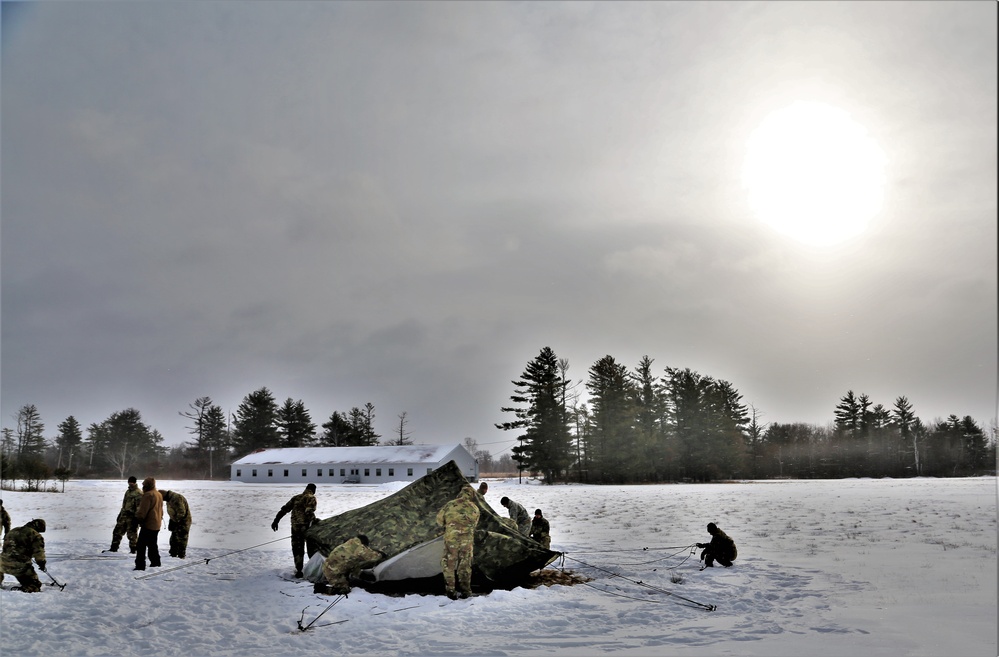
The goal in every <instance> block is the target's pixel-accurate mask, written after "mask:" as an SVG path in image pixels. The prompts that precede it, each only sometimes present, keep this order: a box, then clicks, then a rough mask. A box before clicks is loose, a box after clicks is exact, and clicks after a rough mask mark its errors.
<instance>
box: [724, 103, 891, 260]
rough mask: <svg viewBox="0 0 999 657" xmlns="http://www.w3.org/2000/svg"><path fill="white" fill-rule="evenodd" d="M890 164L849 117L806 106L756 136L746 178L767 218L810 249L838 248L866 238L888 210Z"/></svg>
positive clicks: (789, 110)
mask: <svg viewBox="0 0 999 657" xmlns="http://www.w3.org/2000/svg"><path fill="white" fill-rule="evenodd" d="M885 161H886V158H885V154H884V151H882V150H881V148H880V147H879V146H878V144H877V143H876V142H875V141H874V140H873V139H871V138H870V137H869V136H868V135H867V131H866V130H865V129H864V127H863V126H861V125H860V124H858V123H856V122H855V121H853V119H851V118H850V115H849V114H847V113H846V112H844V111H843V110H840V109H837V108H835V107H832V106H830V105H826V104H824V103H819V102H813V101H801V100H799V101H795V102H794V103H793V104H792V105H790V106H788V107H785V108H783V109H780V110H777V111H775V112H773V113H771V114H770V115H769V116H767V118H766V119H764V120H763V122H762V123H761V124H760V126H759V127H758V128H757V129H756V131H755V132H754V133H753V134H752V135H751V136H750V138H749V142H748V143H747V153H746V161H745V164H744V166H743V172H742V179H743V185H744V186H745V187H746V188H747V189H748V190H749V204H750V207H751V208H752V209H753V212H754V213H756V215H757V216H758V217H759V218H760V219H762V220H763V221H765V222H766V223H768V224H770V225H771V226H772V227H773V228H774V229H775V230H777V231H778V232H780V233H783V234H785V235H787V236H789V237H791V238H793V239H796V240H798V241H800V242H803V243H805V244H810V245H814V246H831V245H833V244H838V243H839V242H843V241H845V240H848V239H850V238H851V237H855V236H857V235H859V234H860V233H862V232H863V231H864V229H865V228H867V225H868V223H869V222H870V221H871V219H872V218H873V217H874V216H875V215H877V213H878V212H879V211H880V210H881V204H882V201H883V199H884V179H885V176H884V167H885Z"/></svg>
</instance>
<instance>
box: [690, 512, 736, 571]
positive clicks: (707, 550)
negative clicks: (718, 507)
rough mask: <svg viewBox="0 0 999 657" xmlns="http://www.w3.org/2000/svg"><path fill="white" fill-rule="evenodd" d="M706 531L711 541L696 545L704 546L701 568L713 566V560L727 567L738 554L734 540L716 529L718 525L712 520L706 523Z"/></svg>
mask: <svg viewBox="0 0 999 657" xmlns="http://www.w3.org/2000/svg"><path fill="white" fill-rule="evenodd" d="M708 533H709V534H711V542H710V543H698V544H697V547H699V548H704V551H703V552H701V560H702V561H703V562H704V566H702V567H701V570H704V569H705V568H713V567H714V565H715V564H714V561H715V560H717V561H718V563H720V564H721V565H723V566H725V567H726V568H728V567H729V566H731V565H732V562H733V561H735V558H736V557H737V556H738V555H739V551H738V550H736V548H735V541H733V540H732V539H731V538H729V537H728V534H726V533H725V532H723V531H722V530H720V529H718V525H716V524H715V523H713V522H709V523H708Z"/></svg>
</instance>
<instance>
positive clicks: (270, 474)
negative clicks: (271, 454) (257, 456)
mask: <svg viewBox="0 0 999 657" xmlns="http://www.w3.org/2000/svg"><path fill="white" fill-rule="evenodd" d="M267 476H268V477H273V476H274V471H273V470H271V469H270V468H267Z"/></svg>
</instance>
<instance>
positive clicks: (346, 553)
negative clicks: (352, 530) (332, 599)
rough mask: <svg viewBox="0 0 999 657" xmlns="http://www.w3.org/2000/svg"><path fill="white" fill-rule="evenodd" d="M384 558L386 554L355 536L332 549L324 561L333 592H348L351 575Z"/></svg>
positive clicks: (325, 571) (324, 573) (325, 572)
mask: <svg viewBox="0 0 999 657" xmlns="http://www.w3.org/2000/svg"><path fill="white" fill-rule="evenodd" d="M383 559H385V555H384V554H382V553H381V552H377V551H375V550H372V549H371V548H369V547H368V546H366V545H365V544H364V543H362V542H361V539H359V538H358V537H356V536H355V537H354V538H352V539H350V540H349V541H346V542H345V543H341V544H340V545H338V546H336V547H335V548H333V549H332V550H331V551H330V555H329V556H328V557H326V561H324V562H323V575H325V577H326V581H327V582H328V583H329V585H330V589H331V592H332V593H340V594H344V593H348V592H349V591H350V579H349V578H350V577H351V575H354V576H356V575H357V573H358V572H359V571H360V570H361V569H362V568H368V567H369V566H373V565H375V564H376V563H378V562H379V561H382V560H383Z"/></svg>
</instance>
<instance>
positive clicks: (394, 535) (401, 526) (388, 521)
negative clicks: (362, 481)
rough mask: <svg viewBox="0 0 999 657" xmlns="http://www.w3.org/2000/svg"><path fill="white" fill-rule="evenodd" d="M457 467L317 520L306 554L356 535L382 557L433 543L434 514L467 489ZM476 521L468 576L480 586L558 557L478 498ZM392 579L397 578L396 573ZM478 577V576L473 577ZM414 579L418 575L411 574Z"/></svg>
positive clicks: (500, 584)
mask: <svg viewBox="0 0 999 657" xmlns="http://www.w3.org/2000/svg"><path fill="white" fill-rule="evenodd" d="M467 485H468V482H467V481H466V480H465V477H464V475H463V474H462V472H461V469H460V468H459V467H458V465H457V464H456V463H455V462H454V461H449V462H448V463H446V464H445V465H443V466H441V467H440V468H438V469H436V470H434V471H433V472H431V473H430V474H427V475H425V476H423V477H421V478H420V479H417V480H416V481H414V482H413V483H411V484H409V485H408V486H406V487H405V488H403V489H401V490H398V491H396V492H395V493H393V494H392V495H389V496H388V497H386V498H385V499H383V500H379V501H377V502H372V503H371V504H368V505H367V506H363V507H360V508H357V509H351V510H350V511H346V512H344V513H341V514H339V515H336V516H332V517H330V518H326V519H325V520H320V521H319V522H318V523H316V524H314V525H313V526H312V527H311V528H310V529H309V531H308V533H307V534H306V544H307V548H308V552H309V555H310V556H311V555H312V554H314V553H315V552H320V553H322V554H324V555H326V554H329V552H330V550H332V549H333V548H335V547H336V546H337V545H340V544H341V543H343V542H344V541H346V540H348V539H350V538H351V537H353V536H356V535H357V534H365V535H366V536H367V537H368V541H369V546H370V547H372V548H373V549H375V550H378V551H379V552H381V553H383V554H385V555H386V558H391V557H395V556H396V555H399V554H400V553H402V552H404V551H406V550H408V549H409V548H412V547H414V546H417V545H420V544H422V543H427V542H429V541H432V540H434V539H435V538H437V536H438V535H439V534H440V533H441V532H442V529H441V528H440V527H439V526H438V525H437V520H436V518H437V511H438V510H439V509H440V508H441V507H442V506H444V504H446V503H447V502H448V501H450V500H452V499H454V498H455V496H457V494H458V491H460V490H461V487H462V486H467ZM475 497H476V503H477V504H478V505H479V522H478V524H477V525H476V531H475V551H474V555H475V556H474V557H473V562H472V572H473V578H474V579H475V580H476V581H477V582H478V583H479V585H480V586H482V587H486V588H508V587H512V586H516V585H517V584H518V583H519V582H521V581H522V580H523V579H524V578H525V577H526V576H527V575H528V574H530V573H531V572H533V571H535V570H538V569H540V568H544V567H545V566H546V565H548V564H550V563H551V562H552V561H554V560H555V559H557V558H558V556H559V554H560V553H558V552H553V551H551V550H548V549H545V548H544V547H542V546H541V544H539V543H537V542H536V541H534V540H532V539H531V538H529V537H527V536H523V535H522V534H520V533H519V532H518V531H516V530H515V529H511V528H510V527H508V526H506V525H505V524H504V523H503V522H502V520H501V519H500V517H499V516H498V515H497V514H496V512H495V511H493V510H492V508H491V507H490V506H489V505H488V504H486V503H485V502H484V501H483V500H482V499H481V498H480V497H479V496H478V495H476V496H475ZM393 570H395V571H397V574H396V575H395V577H399V576H400V575H399V574H398V571H399V569H398V568H396V569H393ZM477 575H478V576H477ZM417 576H418V575H417Z"/></svg>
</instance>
